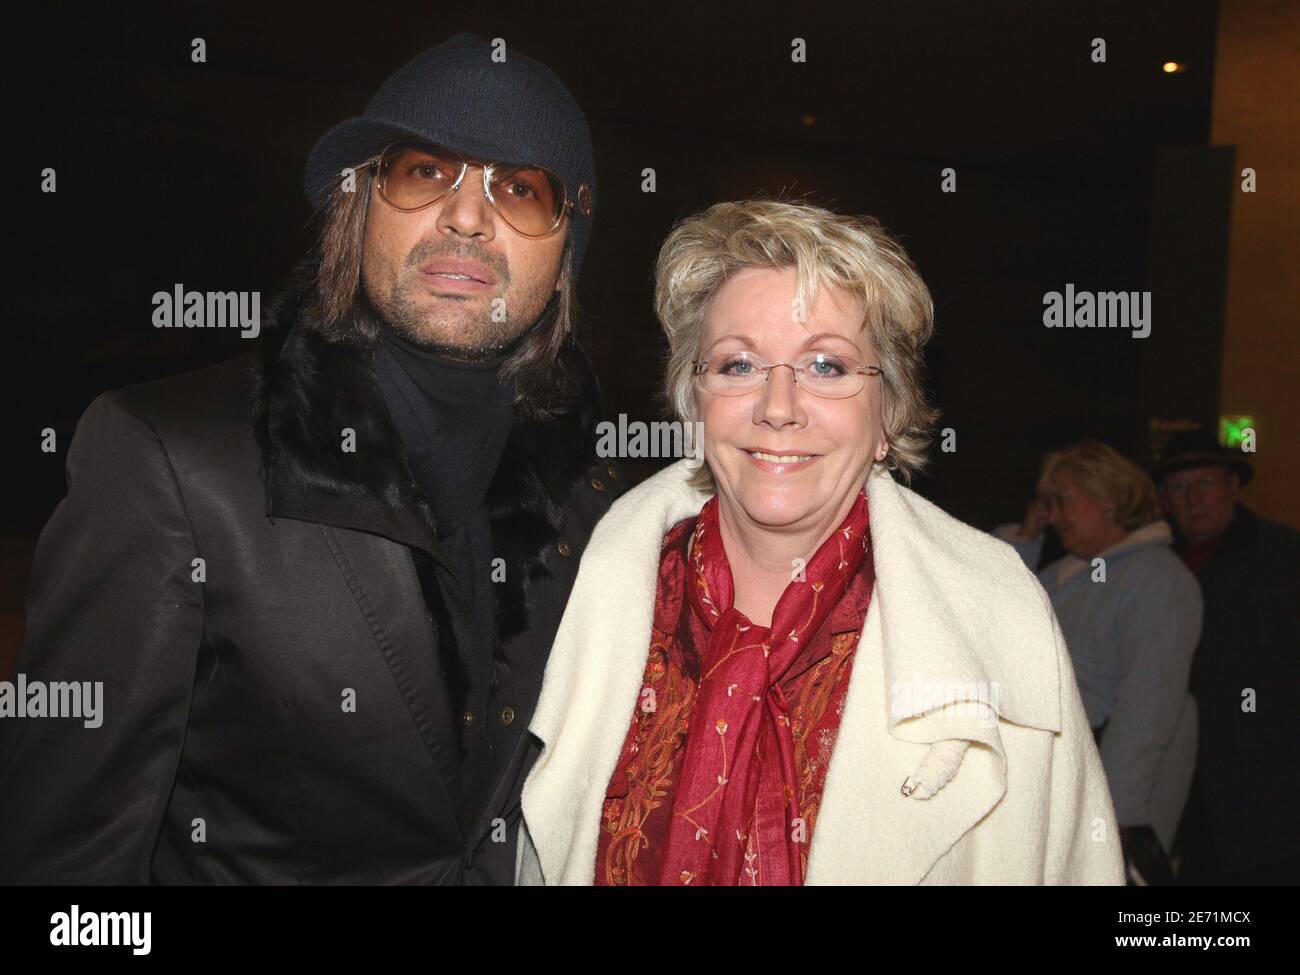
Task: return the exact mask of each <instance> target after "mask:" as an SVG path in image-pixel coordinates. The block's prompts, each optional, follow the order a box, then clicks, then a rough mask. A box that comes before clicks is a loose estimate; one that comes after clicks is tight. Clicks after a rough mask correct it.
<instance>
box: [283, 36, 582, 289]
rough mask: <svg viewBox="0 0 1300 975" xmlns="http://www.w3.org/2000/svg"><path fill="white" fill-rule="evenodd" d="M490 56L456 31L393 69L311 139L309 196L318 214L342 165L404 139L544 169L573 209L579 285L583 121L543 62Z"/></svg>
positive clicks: (482, 43) (512, 54)
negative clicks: (354, 110) (560, 184)
mask: <svg viewBox="0 0 1300 975" xmlns="http://www.w3.org/2000/svg"><path fill="white" fill-rule="evenodd" d="M493 50H494V48H493V46H492V45H491V44H490V43H489V42H488V41H486V40H484V39H483V38H481V37H479V36H478V35H477V34H472V33H470V32H468V31H462V32H461V33H459V34H456V35H455V36H454V37H452V38H450V39H448V40H446V41H444V42H443V43H441V44H438V45H436V46H435V47H431V48H429V49H428V50H427V51H425V52H424V53H422V54H420V55H418V56H417V57H415V58H414V59H412V60H411V61H409V62H407V64H405V65H404V66H403V67H401V68H399V69H398V70H397V71H396V72H395V73H394V74H393V75H392V76H391V77H390V78H389V79H388V80H387V81H385V82H384V83H383V85H382V86H380V88H379V90H378V91H377V92H375V95H374V97H373V98H371V99H370V103H369V104H368V105H367V106H366V110H365V113H364V114H362V115H360V116H358V117H357V118H352V119H348V120H347V121H346V122H340V123H339V124H338V125H336V126H334V127H333V128H332V129H330V130H329V131H328V132H326V133H325V135H323V136H322V137H321V139H320V141H318V142H317V143H316V145H315V147H314V148H313V149H312V151H311V154H310V155H309V156H308V157H307V171H306V178H305V187H306V190H307V198H308V199H309V200H310V201H311V203H312V206H313V207H315V208H317V209H319V208H320V206H321V205H323V203H324V202H325V199H326V198H327V196H328V194H329V191H330V189H331V188H332V186H333V184H334V181H335V180H336V179H338V177H339V174H340V173H341V172H342V171H343V170H344V169H346V168H348V167H354V166H358V165H360V164H361V163H362V162H364V161H365V160H367V159H370V158H371V157H373V156H376V155H378V154H379V153H380V152H381V151H382V150H383V149H384V147H385V146H387V145H388V144H389V143H391V142H394V141H396V140H399V139H404V138H414V139H422V140H426V141H428V142H432V143H435V144H437V145H442V146H446V147H448V148H450V149H455V150H457V151H458V152H462V153H464V154H465V155H468V156H474V157H477V158H482V159H492V160H495V161H498V162H505V163H514V164H532V165H536V166H545V167H546V168H547V169H550V170H553V171H554V172H556V173H558V174H559V176H560V178H561V179H562V180H564V186H565V190H566V192H567V193H568V197H569V199H570V200H571V201H572V202H573V204H574V207H573V209H572V210H571V211H570V212H569V232H570V234H571V235H572V237H573V259H574V263H573V273H574V280H577V274H578V271H579V269H580V268H581V266H582V258H583V254H584V253H585V252H586V250H587V242H588V240H589V238H590V236H591V212H592V210H593V209H594V207H595V198H596V172H595V163H594V159H593V154H592V149H591V133H590V132H589V131H588V129H587V119H586V117H585V116H584V115H583V114H582V109H580V108H579V107H578V103H577V102H576V101H574V99H573V96H572V95H571V94H569V90H568V89H567V88H565V87H564V84H563V83H562V82H561V81H560V79H559V78H557V77H556V76H555V75H554V74H553V73H552V72H551V70H550V69H549V68H548V67H546V65H544V64H542V63H540V62H538V61H534V60H533V59H532V58H529V57H526V56H524V55H522V54H520V53H518V52H517V51H513V50H510V49H508V48H506V49H503V53H504V55H505V60H504V61H494V60H493ZM584 187H585V189H584ZM584 203H585V204H586V205H585V206H584V205H583V204H584Z"/></svg>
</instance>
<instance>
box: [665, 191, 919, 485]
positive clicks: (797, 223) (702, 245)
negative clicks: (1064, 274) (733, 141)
mask: <svg viewBox="0 0 1300 975" xmlns="http://www.w3.org/2000/svg"><path fill="white" fill-rule="evenodd" d="M788 267H793V268H795V269H796V271H797V272H798V275H799V286H798V291H797V292H796V300H801V301H802V303H803V306H804V307H811V306H812V305H813V303H814V302H815V300H816V297H817V289H818V287H819V285H821V284H825V285H827V286H829V287H834V288H838V289H841V290H843V291H844V292H846V293H847V294H848V295H849V296H850V297H854V298H858V299H861V300H862V302H863V304H864V306H865V308H866V317H865V320H864V321H863V323H862V327H863V328H867V327H870V328H871V340H872V345H873V347H874V348H875V351H876V354H877V355H878V356H879V358H880V367H881V376H880V378H881V382H882V392H883V396H882V407H883V417H882V425H883V427H884V433H885V436H886V437H887V438H888V440H889V455H888V457H887V458H886V460H887V461H888V462H889V464H890V466H891V467H892V468H893V469H896V470H898V471H899V472H900V474H901V476H902V478H903V480H904V481H910V480H911V477H912V475H913V474H914V473H916V472H918V471H920V470H921V469H922V468H923V467H924V466H925V462H926V457H925V450H926V447H927V446H928V445H929V442H930V430H931V427H932V426H933V424H934V421H935V419H936V418H937V416H938V411H937V410H935V409H934V408H933V407H932V406H931V405H930V404H929V402H928V401H927V399H926V395H925V390H924V389H923V386H922V372H923V366H924V361H923V358H922V350H923V349H924V347H925V343H926V342H928V341H929V339H930V336H931V335H932V334H933V332H934V301H933V299H932V298H931V297H930V291H929V289H928V288H927V287H926V286H925V282H924V281H922V280H921V276H920V274H918V273H917V270H916V268H915V266H914V265H913V264H912V261H911V259H910V258H909V257H908V256H907V252H906V251H905V250H904V249H903V246H902V244H900V243H899V242H898V241H897V240H896V239H894V237H892V236H891V235H890V234H889V233H888V232H887V231H886V230H885V229H884V227H883V226H881V224H880V221H879V220H877V219H876V218H874V217H861V216H842V215H840V214H836V213H832V212H831V211H829V210H826V209H823V208H822V207H818V206H812V205H810V204H807V203H794V202H787V201H784V200H769V199H755V200H745V201H740V202H732V203H718V204H715V205H714V206H711V207H709V208H708V209H707V210H705V211H703V212H702V213H697V214H695V215H693V216H690V217H687V218H686V219H684V220H682V221H680V222H678V223H677V224H676V226H674V227H673V229H672V232H671V233H669V235H668V238H667V239H666V240H665V241H664V244H663V247H662V248H660V251H659V259H658V260H657V261H656V263H655V312H656V314H657V315H658V316H659V322H660V324H661V325H662V326H663V329H664V332H665V333H666V334H667V336H668V345H669V357H668V368H667V374H666V376H665V380H664V398H665V399H666V400H667V403H668V406H669V408H670V409H671V410H672V411H673V413H675V414H676V416H677V418H678V419H680V420H682V421H686V422H691V421H694V420H696V419H698V413H699V410H698V404H697V402H696V396H695V370H694V365H695V362H696V361H697V360H698V358H699V356H700V351H701V346H702V344H703V340H704V334H705V318H706V315H707V313H708V307H709V302H710V301H711V300H712V298H713V296H714V295H715V294H716V293H717V292H718V289H719V288H721V286H722V285H723V283H724V282H725V281H727V279H728V278H730V277H731V275H733V274H735V273H736V272H738V271H741V270H744V269H746V268H774V269H782V268H788ZM693 483H695V484H696V485H697V486H700V487H705V488H709V489H711V488H712V487H713V485H712V476H711V474H710V472H709V470H708V465H707V464H706V465H703V466H701V468H700V470H699V472H698V473H697V475H696V477H695V479H694V480H693Z"/></svg>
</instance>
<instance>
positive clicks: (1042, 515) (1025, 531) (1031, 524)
mask: <svg viewBox="0 0 1300 975" xmlns="http://www.w3.org/2000/svg"><path fill="white" fill-rule="evenodd" d="M1046 527H1047V506H1046V505H1044V504H1043V502H1042V501H1041V500H1040V499H1038V498H1033V499H1031V500H1030V502H1029V504H1027V505H1026V506H1025V517H1024V518H1023V519H1021V521H1020V529H1019V530H1018V531H1017V532H1016V537H1017V538H1027V539H1030V540H1032V539H1035V538H1037V537H1038V536H1039V535H1041V534H1042V533H1043V529H1044V528H1046Z"/></svg>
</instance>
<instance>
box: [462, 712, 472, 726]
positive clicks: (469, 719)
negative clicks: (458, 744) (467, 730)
mask: <svg viewBox="0 0 1300 975" xmlns="http://www.w3.org/2000/svg"><path fill="white" fill-rule="evenodd" d="M463 720H464V721H465V723H466V724H473V723H474V712H473V711H466V712H465V717H464V719H463Z"/></svg>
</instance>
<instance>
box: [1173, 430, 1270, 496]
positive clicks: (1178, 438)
mask: <svg viewBox="0 0 1300 975" xmlns="http://www.w3.org/2000/svg"><path fill="white" fill-rule="evenodd" d="M1215 465H1217V466H1221V467H1227V468H1228V469H1229V470H1231V471H1233V472H1234V473H1236V475H1237V476H1238V477H1239V478H1241V483H1242V484H1243V485H1244V484H1246V483H1248V482H1249V481H1250V479H1251V478H1252V477H1253V476H1254V474H1255V468H1254V467H1252V466H1251V464H1250V461H1248V460H1246V459H1245V457H1243V456H1242V454H1241V451H1239V450H1233V449H1231V448H1230V447H1221V446H1219V443H1218V441H1216V440H1215V439H1214V438H1213V437H1211V436H1210V435H1209V434H1208V433H1206V432H1204V431H1203V430H1185V431H1181V432H1179V433H1175V434H1173V435H1172V436H1171V437H1170V438H1169V440H1168V442H1167V443H1166V444H1165V450H1164V454H1163V455H1162V456H1161V459H1160V463H1159V465H1158V466H1157V467H1156V478H1155V479H1156V482H1157V483H1159V482H1161V481H1163V480H1164V479H1165V478H1166V477H1167V476H1168V475H1170V474H1173V473H1174V472H1175V471H1186V470H1190V469H1191V468H1193V467H1210V466H1215Z"/></svg>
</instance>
